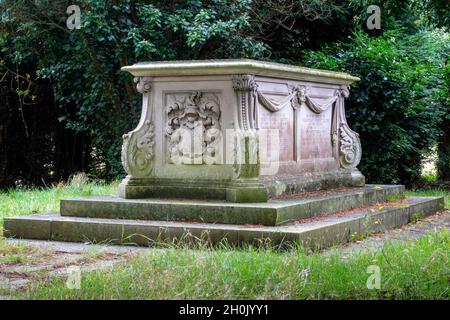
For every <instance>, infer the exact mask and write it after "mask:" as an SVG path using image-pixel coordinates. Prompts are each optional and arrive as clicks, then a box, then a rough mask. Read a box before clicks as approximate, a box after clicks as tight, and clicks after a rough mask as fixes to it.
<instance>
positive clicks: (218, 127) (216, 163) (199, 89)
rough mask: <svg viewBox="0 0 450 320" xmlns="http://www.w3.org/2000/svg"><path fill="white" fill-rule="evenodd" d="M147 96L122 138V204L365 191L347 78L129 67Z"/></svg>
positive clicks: (253, 69)
mask: <svg viewBox="0 0 450 320" xmlns="http://www.w3.org/2000/svg"><path fill="white" fill-rule="evenodd" d="M122 70H124V71H128V72H130V73H131V74H132V75H133V76H135V82H136V84H137V90H138V91H139V92H140V93H141V94H142V115H141V119H140V122H139V124H138V126H137V127H136V129H134V130H133V131H131V132H129V133H127V134H125V135H124V137H123V139H124V141H123V150H122V161H123V165H124V168H125V170H126V172H127V173H128V176H127V177H126V178H125V179H124V180H123V181H122V183H121V185H120V190H119V196H120V197H122V198H192V199H215V200H227V201H230V202H266V201H267V200H268V199H269V198H271V197H274V196H280V195H284V194H292V193H298V192H304V191H313V190H321V189H328V188H336V187H343V186H344V187H361V186H363V185H364V176H363V175H362V174H361V173H360V172H359V171H358V170H357V168H356V166H357V165H358V163H359V160H360V158H361V145H360V141H359V138H358V135H357V133H355V132H354V131H352V130H351V129H350V128H349V127H348V125H347V121H346V118H345V109H344V99H345V98H346V97H347V96H348V94H349V85H350V84H351V82H353V81H355V80H358V78H355V77H352V76H350V75H347V74H345V73H337V72H330V71H321V70H313V69H307V68H301V67H296V66H290V65H283V64H276V63H268V62H260V61H254V60H209V61H174V62H152V63H138V64H135V65H132V66H127V67H124V68H122Z"/></svg>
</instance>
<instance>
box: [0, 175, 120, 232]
mask: <svg viewBox="0 0 450 320" xmlns="http://www.w3.org/2000/svg"><path fill="white" fill-rule="evenodd" d="M117 187H118V182H113V183H101V182H94V181H88V180H87V179H86V178H84V177H83V176H82V175H80V174H79V175H75V176H74V177H73V178H72V179H71V180H70V181H69V183H67V184H62V183H61V184H58V185H56V186H53V187H51V188H35V189H26V188H20V189H9V190H7V191H4V192H0V231H1V229H2V227H3V218H5V217H9V216H18V215H28V214H33V213H48V212H58V211H59V200H61V199H64V198H71V197H80V196H90V195H102V194H115V193H116V192H117Z"/></svg>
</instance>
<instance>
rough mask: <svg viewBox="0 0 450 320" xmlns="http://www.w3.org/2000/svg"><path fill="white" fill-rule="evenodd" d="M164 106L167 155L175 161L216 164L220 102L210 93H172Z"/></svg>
mask: <svg viewBox="0 0 450 320" xmlns="http://www.w3.org/2000/svg"><path fill="white" fill-rule="evenodd" d="M174 100H175V101H174V102H173V103H171V104H170V105H168V106H166V114H167V124H166V135H167V136H168V140H169V143H168V156H169V159H170V161H171V162H172V163H175V164H218V163H220V159H221V150H220V142H221V137H222V132H221V127H220V121H219V120H220V103H219V98H218V97H217V95H215V94H213V93H202V92H192V93H188V94H183V95H181V97H180V95H179V94H178V95H176V94H174Z"/></svg>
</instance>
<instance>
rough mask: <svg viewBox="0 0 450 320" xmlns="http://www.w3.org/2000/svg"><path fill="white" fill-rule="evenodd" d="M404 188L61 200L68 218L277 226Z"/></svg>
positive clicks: (378, 198) (379, 198) (369, 201)
mask: <svg viewBox="0 0 450 320" xmlns="http://www.w3.org/2000/svg"><path fill="white" fill-rule="evenodd" d="M403 192H404V186H401V185H398V186H396V185H379V186H378V185H377V186H375V185H366V187H364V188H351V189H345V190H334V191H327V192H311V193H307V194H302V195H297V196H290V197H286V198H284V199H271V200H270V201H268V202H265V203H261V202H260V203H231V202H225V201H210V200H209V201H207V200H204V201H200V200H188V199H182V200H177V199H170V200H169V199H122V198H119V197H117V196H93V197H84V198H76V199H66V200H61V208H60V212H61V215H62V216H68V217H90V218H108V219H133V220H157V221H190V222H207V223H224V224H261V225H266V226H275V225H280V224H283V223H288V222H289V221H296V220H300V219H304V218H310V217H316V216H319V215H325V214H330V213H334V212H338V211H342V210H348V209H353V208H360V207H364V206H368V205H371V204H373V203H377V202H385V201H389V200H390V199H396V198H398V197H399V196H401V195H403Z"/></svg>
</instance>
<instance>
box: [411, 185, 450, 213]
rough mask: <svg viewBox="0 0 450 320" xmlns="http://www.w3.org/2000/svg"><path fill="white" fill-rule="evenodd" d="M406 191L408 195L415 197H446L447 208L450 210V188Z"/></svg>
mask: <svg viewBox="0 0 450 320" xmlns="http://www.w3.org/2000/svg"><path fill="white" fill-rule="evenodd" d="M405 193H406V196H415V197H444V202H445V209H448V210H450V190H444V189H425V190H415V191H406V192H405Z"/></svg>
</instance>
